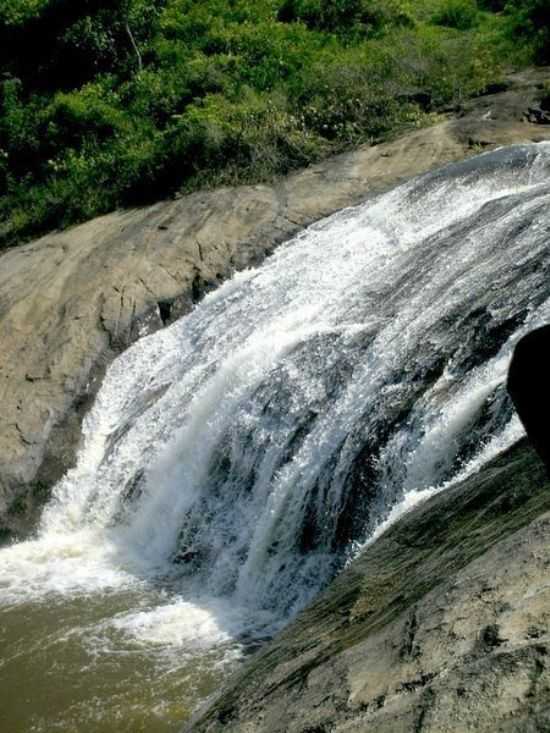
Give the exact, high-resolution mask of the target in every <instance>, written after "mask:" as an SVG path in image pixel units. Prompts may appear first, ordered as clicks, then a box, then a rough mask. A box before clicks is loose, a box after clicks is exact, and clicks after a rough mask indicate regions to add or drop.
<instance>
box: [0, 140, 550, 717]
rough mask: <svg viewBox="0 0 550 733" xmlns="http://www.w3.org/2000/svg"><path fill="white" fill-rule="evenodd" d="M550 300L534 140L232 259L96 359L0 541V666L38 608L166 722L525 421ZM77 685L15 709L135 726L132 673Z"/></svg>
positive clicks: (546, 159) (71, 666)
mask: <svg viewBox="0 0 550 733" xmlns="http://www.w3.org/2000/svg"><path fill="white" fill-rule="evenodd" d="M548 321H550V144H545V143H540V144H537V145H535V144H532V145H520V146H513V147H511V148H506V149H501V150H498V151H496V152H491V153H487V154H484V155H481V156H478V157H476V158H473V159H470V160H468V161H465V162H462V163H458V164H454V165H451V166H448V167H446V168H444V169H442V170H440V171H437V172H435V173H431V174H427V175H425V176H422V177H419V178H417V179H415V180H413V181H411V182H409V183H406V184H404V185H402V186H399V187H398V188H395V189H394V190H392V191H391V192H389V193H386V194H384V195H381V196H378V197H375V198H373V199H372V200H369V201H367V202H366V203H364V204H362V205H360V206H357V207H354V208H350V209H346V210H344V211H341V212H339V213H338V214H335V215H334V216H331V217H329V218H328V219H325V220H323V221H321V222H319V223H318V224H316V225H314V226H312V227H310V228H309V229H307V230H305V231H304V232H302V233H301V234H300V235H299V236H298V237H296V238H295V239H293V240H292V241H289V242H287V243H286V244H284V245H282V246H281V247H280V248H279V249H278V250H277V251H276V252H275V254H274V255H272V256H271V257H270V258H269V259H268V260H266V262H265V263H264V264H263V265H262V266H260V267H258V268H256V269H253V270H247V271H245V272H242V273H239V274H237V275H235V276H234V278H233V279H232V280H231V281H229V282H227V283H226V284H225V285H223V286H222V287H220V288H219V289H218V290H216V291H215V292H213V293H211V294H209V295H207V296H206V297H205V298H204V300H203V301H202V302H201V303H200V304H199V305H198V306H197V307H196V308H195V309H194V310H193V312H192V313H190V314H189V315H188V316H185V317H184V318H182V319H180V320H179V321H177V322H176V323H174V324H173V325H171V326H170V327H168V328H166V329H164V330H162V331H160V332H158V333H156V334H154V335H151V336H147V337H144V338H142V339H140V340H139V341H138V342H137V343H136V344H135V345H134V346H132V347H131V348H130V349H128V350H127V351H126V352H125V353H123V354H122V355H121V356H120V357H119V358H118V359H117V360H116V361H115V362H114V363H113V364H112V365H111V366H110V368H109V370H108V372H107V374H106V377H105V380H104V383H103V385H102V387H101V390H100V392H99V394H98V396H97V399H96V401H95V404H94V406H93V408H92V409H91V411H90V413H89V414H88V415H87V417H86V419H85V422H84V427H83V441H82V445H81V449H80V452H79V455H78V461H77V465H76V467H75V468H74V469H73V470H71V471H69V472H68V473H67V475H66V476H65V477H64V478H63V479H62V480H61V481H60V482H59V483H58V485H57V486H56V487H55V490H54V494H53V498H52V499H51V501H50V502H49V504H48V505H47V507H46V508H45V511H44V513H43V516H42V520H41V523H40V527H39V529H38V532H37V535H36V538H35V539H33V540H31V541H28V542H24V543H20V544H16V545H13V546H11V547H8V548H5V549H2V550H0V634H1V633H2V631H1V629H2V628H4V631H5V633H6V636H5V642H6V643H8V648H9V652H8V653H7V654H6V656H5V657H4V658H3V660H2V662H0V686H1V685H2V684H4V683H3V682H2V679H3V677H2V675H3V674H4V673H5V675H6V678H5V679H7V674H8V672H9V674H10V676H13V675H15V674H17V672H16V671H14V670H17V668H18V667H17V665H18V664H19V665H23V666H24V664H27V666H28V668H29V669H30V668H31V667H32V665H31V663H30V661H29V658H30V657H29V655H30V654H31V652H30V651H29V650H28V649H26V648H25V644H24V643H23V642H22V641H21V638H23V637H21V638H19V637H18V638H17V640H15V641H14V637H15V636H16V632H15V631H14V628H15V627H18V625H19V626H20V625H21V624H22V623H23V622H22V620H21V619H24V618H27V619H28V623H30V624H32V623H37V624H39V625H40V623H41V621H40V619H41V618H42V619H44V618H46V619H47V622H44V623H45V625H46V626H47V631H45V632H44V633H45V634H46V642H45V643H46V646H45V647H44V648H45V649H46V648H48V647H47V644H48V643H51V647H50V652H49V653H48V655H46V654H44V658H48V659H50V662H51V664H53V665H54V669H55V664H56V662H55V659H56V657H55V654H57V653H58V652H59V650H60V649H61V648H62V642H63V639H65V642H66V646H65V647H63V648H65V649H68V648H70V649H71V652H70V654H71V655H72V656H71V659H70V660H69V661H67V660H65V661H60V662H59V663H58V668H57V671H56V672H54V675H53V676H54V678H55V679H57V677H56V675H57V676H61V677H63V674H65V675H66V674H67V671H66V670H77V669H80V668H81V667H79V666H78V665H79V664H81V665H82V664H83V665H84V666H85V667H86V666H87V668H88V669H89V670H91V672H90V675H92V676H93V675H97V676H98V678H99V677H101V679H102V680H103V681H105V679H107V680H108V679H110V678H109V674H111V675H113V676H114V678H117V677H118V678H120V676H121V675H120V674H119V672H120V669H119V672H117V671H116V670H117V664H119V665H122V667H124V665H128V670H130V669H132V670H133V671H134V672H135V671H136V670H141V673H140V674H141V676H140V675H139V674H138V676H137V681H136V682H135V685H134V682H132V685H134V686H131V695H132V696H135V697H136V701H138V702H136V705H137V707H138V708H139V705H140V702H139V693H138V690H139V689H140V684H142V683H143V685H146V684H150V680H151V679H152V678H154V679H157V678H158V675H161V677H162V675H164V679H165V681H166V684H165V686H164V688H163V687H162V685H160V686H159V687H156V686H154V688H153V689H154V690H155V694H157V693H158V695H159V696H161V697H162V695H165V697H170V696H171V699H172V702H169V701H168V702H167V701H166V700H165V703H166V704H165V706H164V707H162V704H161V702H159V705H160V707H159V708H158V710H157V711H156V712H155V716H156V717H154V720H153V719H152V718H150V717H147V716H146V715H145V713H144V712H143V710H141V708H139V709H140V710H141V712H140V713H139V715H142V714H143V715H144V716H145V717H144V718H143V720H144V721H146V725H147V730H159V731H164V730H172V729H177V725H176V722H174V721H177V723H178V724H179V723H180V722H181V719H182V718H183V717H185V715H187V714H188V712H189V710H190V709H191V708H192V706H193V704H195V703H196V702H198V701H200V700H201V699H202V698H204V696H205V695H206V694H208V693H209V692H210V691H211V690H212V689H213V688H215V687H216V685H218V684H219V682H220V679H221V678H223V676H224V674H225V673H226V670H227V669H228V668H229V667H230V666H231V665H234V664H236V663H238V661H237V659H238V658H239V656H242V654H243V653H245V652H246V649H247V648H249V647H251V648H253V646H254V644H255V643H256V641H257V640H261V639H262V638H264V637H266V636H269V635H271V634H273V633H274V632H275V631H276V630H277V629H279V628H281V627H282V626H283V625H284V624H285V623H286V622H287V621H288V620H289V619H290V618H292V617H293V615H295V614H296V613H297V612H298V611H299V610H300V609H301V608H303V607H304V605H305V604H306V603H307V602H308V601H309V600H311V598H313V597H314V595H315V594H316V593H318V592H319V590H320V589H321V588H323V587H324V586H326V584H327V583H328V582H329V581H330V579H331V578H332V577H334V575H335V574H336V573H337V572H338V571H339V570H340V569H341V568H342V567H343V566H344V565H345V564H346V563H348V562H349V561H350V560H351V559H352V558H353V556H354V554H355V553H357V552H359V551H360V548H361V547H362V546H363V544H364V543H365V542H368V541H369V538H372V536H373V534H375V533H379V532H380V531H381V528H383V527H385V526H387V524H388V522H389V521H391V520H393V519H395V518H396V517H397V516H398V515H399V514H400V512H402V511H403V510H405V509H406V508H408V507H410V506H411V505H413V504H414V503H415V502H416V501H418V500H420V499H423V498H425V497H426V496H428V495H430V494H431V493H433V492H434V491H438V490H441V489H442V488H444V487H445V486H447V485H449V484H450V483H453V482H455V481H456V480H458V479H460V478H463V477H466V476H468V475H469V474H471V473H473V472H475V471H476V470H478V469H479V467H480V466H482V465H483V464H484V463H486V462H487V461H488V460H489V459H490V458H492V457H493V456H495V455H497V454H498V453H499V452H500V451H502V450H503V449H505V448H506V447H508V446H510V445H511V444H513V443H514V442H515V441H516V440H517V439H518V438H519V437H520V436H521V435H522V429H521V426H520V425H519V422H518V421H517V419H516V418H515V417H514V416H513V414H512V408H511V403H510V401H509V399H508V397H507V395H506V392H505V388H504V382H505V378H506V371H507V367H508V364H509V360H510V356H511V352H512V349H513V347H514V344H515V343H516V342H517V340H518V339H519V338H520V336H521V335H522V334H524V333H525V332H527V331H528V330H530V329H532V328H533V327H536V326H537V325H540V324H542V323H546V322H548ZM55 609H57V610H55ZM17 633H19V634H21V633H22V630H21V628H19V631H18V632H17ZM40 638H42V637H41V636H40V634H38V637H37V639H36V644H38V647H40ZM48 640H49V642H48ZM1 642H2V638H1V637H0V643H1ZM67 645H68V646H67ZM51 650H54V651H51ZM55 650H58V651H55ZM59 653H60V654H61V656H63V654H64V653H63V652H59ZM39 657H40V658H42V657H41V656H40V654H39ZM25 660H26V661H25ZM43 663H44V664H46V662H45V661H44V662H43ZM228 665H229V667H228ZM60 670H61V671H60ZM63 670H65V671H63ZM106 670H107V672H106ZM122 676H123V675H122ZM134 676H135V675H134ZM128 677H129V678H132V679H133V677H132V674H130V672H128ZM81 679H82V683H81V686H82V687H83V688H84V689H85V688H86V685H87V684H88V682H86V679H87V678H86V672H81ZM147 680H149V682H147ZM176 680H180V681H181V680H184V684H183V687H182V685H180V684H179V682H177V681H176ZM73 682H74V680H73ZM113 684H114V685H115V689H118V687H116V684H115V683H113ZM117 684H119V682H117ZM94 685H95V687H94ZM72 686H73V687H75V685H74V684H73V685H72ZM119 686H120V684H119ZM76 687H78V685H76ZM103 687H104V686H103ZM103 687H102V685H101V684H99V682H97V681H96V682H95V683H94V684H91V683H90V689H96V688H97V690H102V689H103ZM107 687H108V689H112V688H111V687H109V686H107ZM90 689H88V690H87V691H86V689H85V692H84V693H82V694H80V697H79V693H78V692H75V691H73V693H71V694H73V697H71V696H70V695H68V696H67V699H65V698H63V700H60V701H59V702H58V703H56V704H55V705H51V704H46V703H44V705H43V706H42V708H40V709H39V710H38V711H36V710H35V711H34V712H33V714H32V715H30V716H29V718H28V719H29V720H30V723H29V724H28V725H31V724H32V726H34V727H32V728H31V727H28V728H27V729H28V730H33V731H46V730H47V731H52V730H63V731H67V730H72V728H71V727H70V725H72V723H70V721H71V720H72V719H73V718H71V717H70V716H71V715H73V716H75V715H76V716H77V718H78V720H79V721H80V722H79V726H80V727H78V730H79V731H80V732H81V731H88V730H89V731H99V730H105V731H107V730H114V729H116V730H121V731H122V730H126V729H127V730H139V729H140V728H138V727H137V724H136V720H138V718H136V717H134V718H131V720H130V718H128V720H129V721H130V722H128V720H126V719H125V718H124V715H125V713H124V710H130V709H132V710H134V708H132V704H133V703H132V704H130V703H129V697H128V696H129V694H130V693H129V692H128V689H130V688H128V689H126V690H123V689H120V691H119V693H117V694H116V695H115V696H114V701H113V699H110V702H107V701H106V700H104V699H103V698H102V697H101V696H102V695H104V694H105V693H104V692H100V691H97V690H96V692H94V693H93V694H92V693H91V692H90ZM163 689H164V690H165V692H164V693H163V692H162V690H163ZM186 694H187V698H186V697H185V696H186ZM94 696H95V697H94ZM92 698H93V700H95V702H93V701H92V702H91V699H92ZM132 699H133V698H132ZM183 699H185V700H186V701H185V705H184V704H183V703H182V705H181V706H180V707H178V705H177V700H183ZM142 702H143V705H145V704H149V705H151V702H150V701H147V700H146V699H144V700H143V701H142ZM69 703H70V704H69ZM31 705H32V703H31ZM56 706H57V707H56ZM174 706H175V707H174ZM53 708H55V710H54V709H53ZM167 710H169V711H171V712H167ZM67 711H68V712H67ZM83 711H85V713H84V712H83ZM174 711H175V712H174ZM100 712H101V715H103V717H101V716H100V717H98V715H100ZM12 715H13V719H15V713H12ZM117 715H118V716H119V718H118V720H119V722H118V723H117V724H116V725H115V723H114V722H113V721H116V720H117V717H116V716H117ZM132 715H133V713H132ZM136 715H137V713H136ZM78 716H80V717H78ZM86 716H88V717H86ZM120 716H122V717H120ZM138 717H139V716H138ZM77 718H75V720H76V719H77ZM88 720H89V721H91V722H89V723H87V722H86V721H88ZM125 720H126V722H125ZM68 721H69V722H68ZM82 721H84V722H82ZM98 721H100V722H98ZM132 721H133V722H132ZM152 721H153V722H152ZM126 723H128V726H129V727H128V728H125V727H124V726H125V725H126ZM103 724H104V725H105V727H104V728H102V727H101V725H103ZM63 725H64V726H65V727H63ZM144 725H145V723H144ZM56 726H57V727H56ZM75 726H76V723H75ZM109 726H111V727H109ZM116 726H118V727H116ZM132 726H133V727H132ZM9 729H10V730H14V731H16V730H17V729H16V728H9ZM27 729H25V728H20V730H27ZM76 729H77V728H76V727H75V730H76Z"/></svg>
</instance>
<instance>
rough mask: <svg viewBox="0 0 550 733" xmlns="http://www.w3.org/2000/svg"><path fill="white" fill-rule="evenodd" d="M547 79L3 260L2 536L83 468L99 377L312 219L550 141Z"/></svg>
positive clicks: (517, 82)
mask: <svg viewBox="0 0 550 733" xmlns="http://www.w3.org/2000/svg"><path fill="white" fill-rule="evenodd" d="M547 78H550V72H548V71H544V70H539V71H537V72H529V73H526V74H520V75H516V76H514V77H513V78H512V79H511V80H510V81H509V82H508V83H507V85H505V86H506V90H505V91H500V92H498V93H495V94H489V95H486V96H484V97H480V98H477V99H474V100H470V101H469V102H467V103H466V104H465V105H464V107H463V108H462V109H461V110H460V111H459V112H458V113H457V112H455V113H453V114H450V115H449V117H448V118H444V117H442V118H441V120H442V121H440V122H439V123H438V124H435V125H434V126H433V127H431V128H427V129H422V130H416V131H413V132H411V133H409V134H407V135H405V136H403V137H401V138H399V139H398V140H396V141H393V142H387V143H384V144H380V145H377V146H372V147H363V148H361V149H359V150H357V151H355V152H353V153H349V154H346V155H341V156H338V157H336V158H333V159H331V160H328V161H326V162H325V163H323V164H320V165H317V166H313V167H311V168H309V169H307V170H304V171H302V172H300V173H297V174H294V175H292V176H290V177H288V178H287V179H285V180H281V181H280V182H278V183H277V184H275V185H273V186H244V187H238V188H232V189H231V188H224V189H221V190H217V191H210V192H205V193H196V194H192V195H189V196H185V197H182V198H179V199H177V200H173V201H167V202H163V203H159V204H156V205H155V206H151V207H148V208H143V209H138V210H130V211H118V212H115V213H113V214H110V215H108V216H104V217H101V218H98V219H95V220H93V221H90V222H88V223H86V224H83V225H81V226H78V227H75V228H73V229H70V230H68V231H65V232H62V233H53V234H50V235H47V236H45V237H43V238H41V239H39V240H37V241H35V242H32V243H30V244H27V245H24V246H21V247H18V248H15V249H12V250H9V251H6V252H4V253H3V254H2V255H1V256H0V344H1V349H0V402H1V404H2V421H1V423H0V539H1V538H2V537H4V538H5V537H8V536H10V535H11V534H12V533H14V532H15V533H20V534H22V533H24V532H26V531H28V529H29V528H30V527H32V524H33V520H34V517H35V514H36V510H37V508H38V507H39V506H40V504H41V502H43V501H44V499H45V498H46V497H47V495H48V491H49V488H50V486H51V485H52V483H53V482H54V481H55V480H57V479H58V478H59V477H60V476H61V475H62V473H63V472H64V471H65V470H66V469H67V467H69V466H70V465H71V464H72V462H73V459H74V454H75V450H76V447H77V445H78V440H79V436H80V420H81V417H82V414H83V413H84V411H85V410H86V408H87V406H88V404H89V402H90V399H92V397H93V395H94V394H95V391H96V389H97V385H98V383H99V381H100V379H101V376H102V373H103V371H104V369H105V368H106V366H107V365H108V364H109V362H110V361H111V360H112V359H113V358H114V356H115V355H116V354H117V353H118V352H120V350H121V349H123V348H125V347H126V346H127V345H128V344H130V343H131V342H132V341H133V340H135V339H136V338H137V337H138V336H139V335H140V334H143V333H148V332H152V331H154V330H155V329H157V328H160V327H162V326H163V325H164V324H166V323H169V322H170V321H172V320H174V319H175V318H177V317H178V316H179V315H181V314H183V313H185V312H186V311H187V310H188V309H189V308H191V307H192V305H193V303H194V302H196V301H197V300H198V299H199V298H200V297H201V295H202V294H203V293H204V292H205V290H207V289H208V288H210V287H214V286H215V285H216V284H217V283H219V282H220V281H221V280H223V279H224V278H226V277H228V276H229V275H230V274H231V273H232V272H234V271H235V270H237V269H239V268H243V267H247V266H249V265H252V264H254V263H256V262H258V261H259V260H260V259H261V258H262V257H264V256H266V255H267V254H268V253H269V252H270V251H272V249H273V248H274V247H275V246H276V245H277V243H278V242H281V241H282V240H284V239H287V238H288V237H290V236H292V235H293V234H295V233H296V232H297V231H298V230H299V229H301V228H302V227H304V226H305V225H307V224H308V223H310V222H312V221H314V220H316V219H319V218H321V217H323V216H325V215H327V214H329V213H331V212H333V211H335V210H337V209H340V208H342V207H344V206H348V205H352V204H355V203H357V202H359V201H360V200H362V199H364V198H365V197H366V196H367V195H368V194H369V193H372V192H377V191H380V190H383V189H386V188H389V187H390V186H391V185H394V184H395V183H397V182H399V181H400V180H403V179H404V178H407V177H410V176H412V175H415V174H417V173H420V172H423V171H426V170H428V169H431V168H434V167H436V166H438V165H441V164H443V163H445V162H448V161H453V160H457V159H460V158H463V157H464V156H467V155H471V154H474V153H478V152H480V150H483V149H488V148H491V147H495V146H498V145H504V144H509V143H515V142H523V141H540V140H543V139H549V138H550V127H548V126H545V125H542V124H538V123H537V121H536V120H535V121H534V122H533V121H530V120H532V115H531V116H530V114H529V110H530V109H531V108H534V107H536V105H537V104H538V101H537V100H538V99H539V97H540V94H541V91H540V89H541V88H542V82H543V81H544V79H547Z"/></svg>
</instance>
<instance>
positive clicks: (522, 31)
mask: <svg viewBox="0 0 550 733" xmlns="http://www.w3.org/2000/svg"><path fill="white" fill-rule="evenodd" d="M505 10H506V12H507V14H508V16H509V19H510V31H511V34H512V36H513V37H514V38H515V39H518V40H520V41H523V42H526V43H528V44H529V46H530V47H531V48H532V51H533V56H534V59H535V61H536V62H537V63H540V64H547V63H550V0H509V2H507V4H506V6H505Z"/></svg>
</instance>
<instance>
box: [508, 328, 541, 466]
mask: <svg viewBox="0 0 550 733" xmlns="http://www.w3.org/2000/svg"><path fill="white" fill-rule="evenodd" d="M549 374H550V326H543V327H542V328H537V329H536V330H535V331H531V333H528V334H527V335H526V336H524V337H523V338H522V339H521V341H520V342H519V343H518V344H517V346H516V348H515V350H514V356H513V358H512V363H511V364H510V371H509V373H508V391H509V392H510V395H511V397H512V400H513V402H514V406H515V408H516V410H517V412H518V415H519V416H520V418H521V421H522V423H523V425H524V426H525V429H526V431H527V435H528V436H529V439H530V441H531V443H532V444H533V445H534V446H535V448H536V449H537V452H538V454H539V456H540V457H541V458H542V460H543V461H544V463H545V465H546V468H547V470H548V471H549V472H550V435H549V431H548V423H549V420H550V384H549V382H548V375H549Z"/></svg>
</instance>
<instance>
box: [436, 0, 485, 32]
mask: <svg viewBox="0 0 550 733" xmlns="http://www.w3.org/2000/svg"><path fill="white" fill-rule="evenodd" d="M477 21H478V8H477V3H476V2H475V0H446V1H445V3H444V4H443V5H441V6H440V7H439V8H438V10H437V12H436V13H435V14H434V16H433V22H434V23H435V24H436V25H444V26H447V27H448V28H457V29H458V30H461V31H464V30H469V29H470V28H473V27H474V26H475V25H476V23H477Z"/></svg>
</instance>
